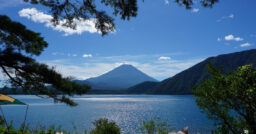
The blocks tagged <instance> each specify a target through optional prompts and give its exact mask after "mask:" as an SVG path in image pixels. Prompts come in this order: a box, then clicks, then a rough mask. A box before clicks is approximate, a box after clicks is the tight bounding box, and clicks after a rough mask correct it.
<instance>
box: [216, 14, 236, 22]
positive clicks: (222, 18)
mask: <svg viewBox="0 0 256 134" xmlns="http://www.w3.org/2000/svg"><path fill="white" fill-rule="evenodd" d="M234 18H235V15H234V14H230V15H229V16H222V17H221V18H219V19H218V20H217V22H221V21H223V20H226V19H234Z"/></svg>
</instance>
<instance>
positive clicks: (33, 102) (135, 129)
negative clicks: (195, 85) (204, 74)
mask: <svg viewBox="0 0 256 134" xmlns="http://www.w3.org/2000/svg"><path fill="white" fill-rule="evenodd" d="M12 97H14V98H16V99H19V100H21V101H23V102H25V103H27V104H29V111H28V117H27V123H29V124H30V126H36V124H38V123H40V124H42V125H45V126H50V125H53V124H55V125H61V126H62V128H66V129H68V130H73V129H74V127H73V126H74V125H75V126H76V128H77V130H78V131H80V132H83V130H84V129H87V130H90V129H92V128H93V125H92V122H93V121H94V120H96V119H99V118H108V119H109V120H112V121H115V122H116V123H117V124H118V125H119V126H120V127H121V130H122V132H123V133H125V134H135V133H140V127H141V121H142V120H150V119H151V118H156V117H160V119H161V120H164V121H165V120H167V121H168V123H170V124H171V125H172V126H173V127H175V128H176V129H177V130H179V129H181V128H183V127H185V126H189V128H190V132H192V133H195V132H200V133H203V134H205V133H210V131H211V130H212V129H213V128H214V127H213V122H212V121H210V120H208V119H207V118H206V115H204V114H202V113H201V112H200V110H199V108H198V107H197V106H196V104H195V99H194V98H193V97H192V96H191V95H177V96H176V95H83V96H76V97H74V98H73V99H74V100H75V101H76V102H77V103H78V104H79V105H78V106H76V107H69V106H67V105H64V104H61V103H58V104H56V103H53V101H52V100H51V99H41V98H38V97H36V96H28V95H12ZM2 108H3V110H4V113H5V117H6V119H7V121H13V124H14V126H15V127H18V126H20V124H21V123H22V122H23V120H24V115H25V110H26V107H25V106H14V105H13V106H2ZM73 124H74V125H73Z"/></svg>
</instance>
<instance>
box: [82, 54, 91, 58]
mask: <svg viewBox="0 0 256 134" xmlns="http://www.w3.org/2000/svg"><path fill="white" fill-rule="evenodd" d="M90 57H92V54H83V58H90Z"/></svg>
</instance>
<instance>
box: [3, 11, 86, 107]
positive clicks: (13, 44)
mask: <svg viewBox="0 0 256 134" xmlns="http://www.w3.org/2000/svg"><path fill="white" fill-rule="evenodd" d="M47 46H48V44H47V42H45V41H44V38H42V37H41V36H40V34H39V33H35V32H33V31H30V30H28V29H26V27H25V26H24V25H22V24H20V23H18V22H13V21H12V20H10V19H9V18H8V17H7V16H3V15H0V68H1V70H2V72H3V74H5V75H6V76H8V78H9V79H10V83H11V85H12V86H14V87H21V88H22V89H23V90H24V92H26V93H35V94H37V95H47V96H48V97H51V98H53V99H54V100H55V101H60V102H65V103H67V104H69V105H75V103H74V102H73V101H71V100H70V99H69V98H67V97H66V95H68V96H72V95H74V94H84V93H86V92H87V91H88V89H89V87H88V86H86V85H78V84H76V83H74V82H72V81H71V78H64V77H62V76H61V74H59V73H57V72H56V71H55V70H54V68H49V67H48V66H47V65H45V64H41V63H38V62H36V61H35V60H34V59H33V56H39V55H40V54H41V52H42V51H43V50H44V48H46V47H47ZM57 91H59V92H57ZM60 93H61V94H63V95H61V96H60V95H58V94H60Z"/></svg>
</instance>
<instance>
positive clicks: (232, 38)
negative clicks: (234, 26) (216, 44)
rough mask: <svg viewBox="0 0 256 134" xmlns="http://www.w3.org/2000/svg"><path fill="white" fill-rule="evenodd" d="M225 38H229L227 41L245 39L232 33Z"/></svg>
mask: <svg viewBox="0 0 256 134" xmlns="http://www.w3.org/2000/svg"><path fill="white" fill-rule="evenodd" d="M224 39H225V40H227V41H231V40H232V41H242V40H244V39H243V38H241V37H235V36H234V35H232V34H230V35H227V36H225V37H224Z"/></svg>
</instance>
